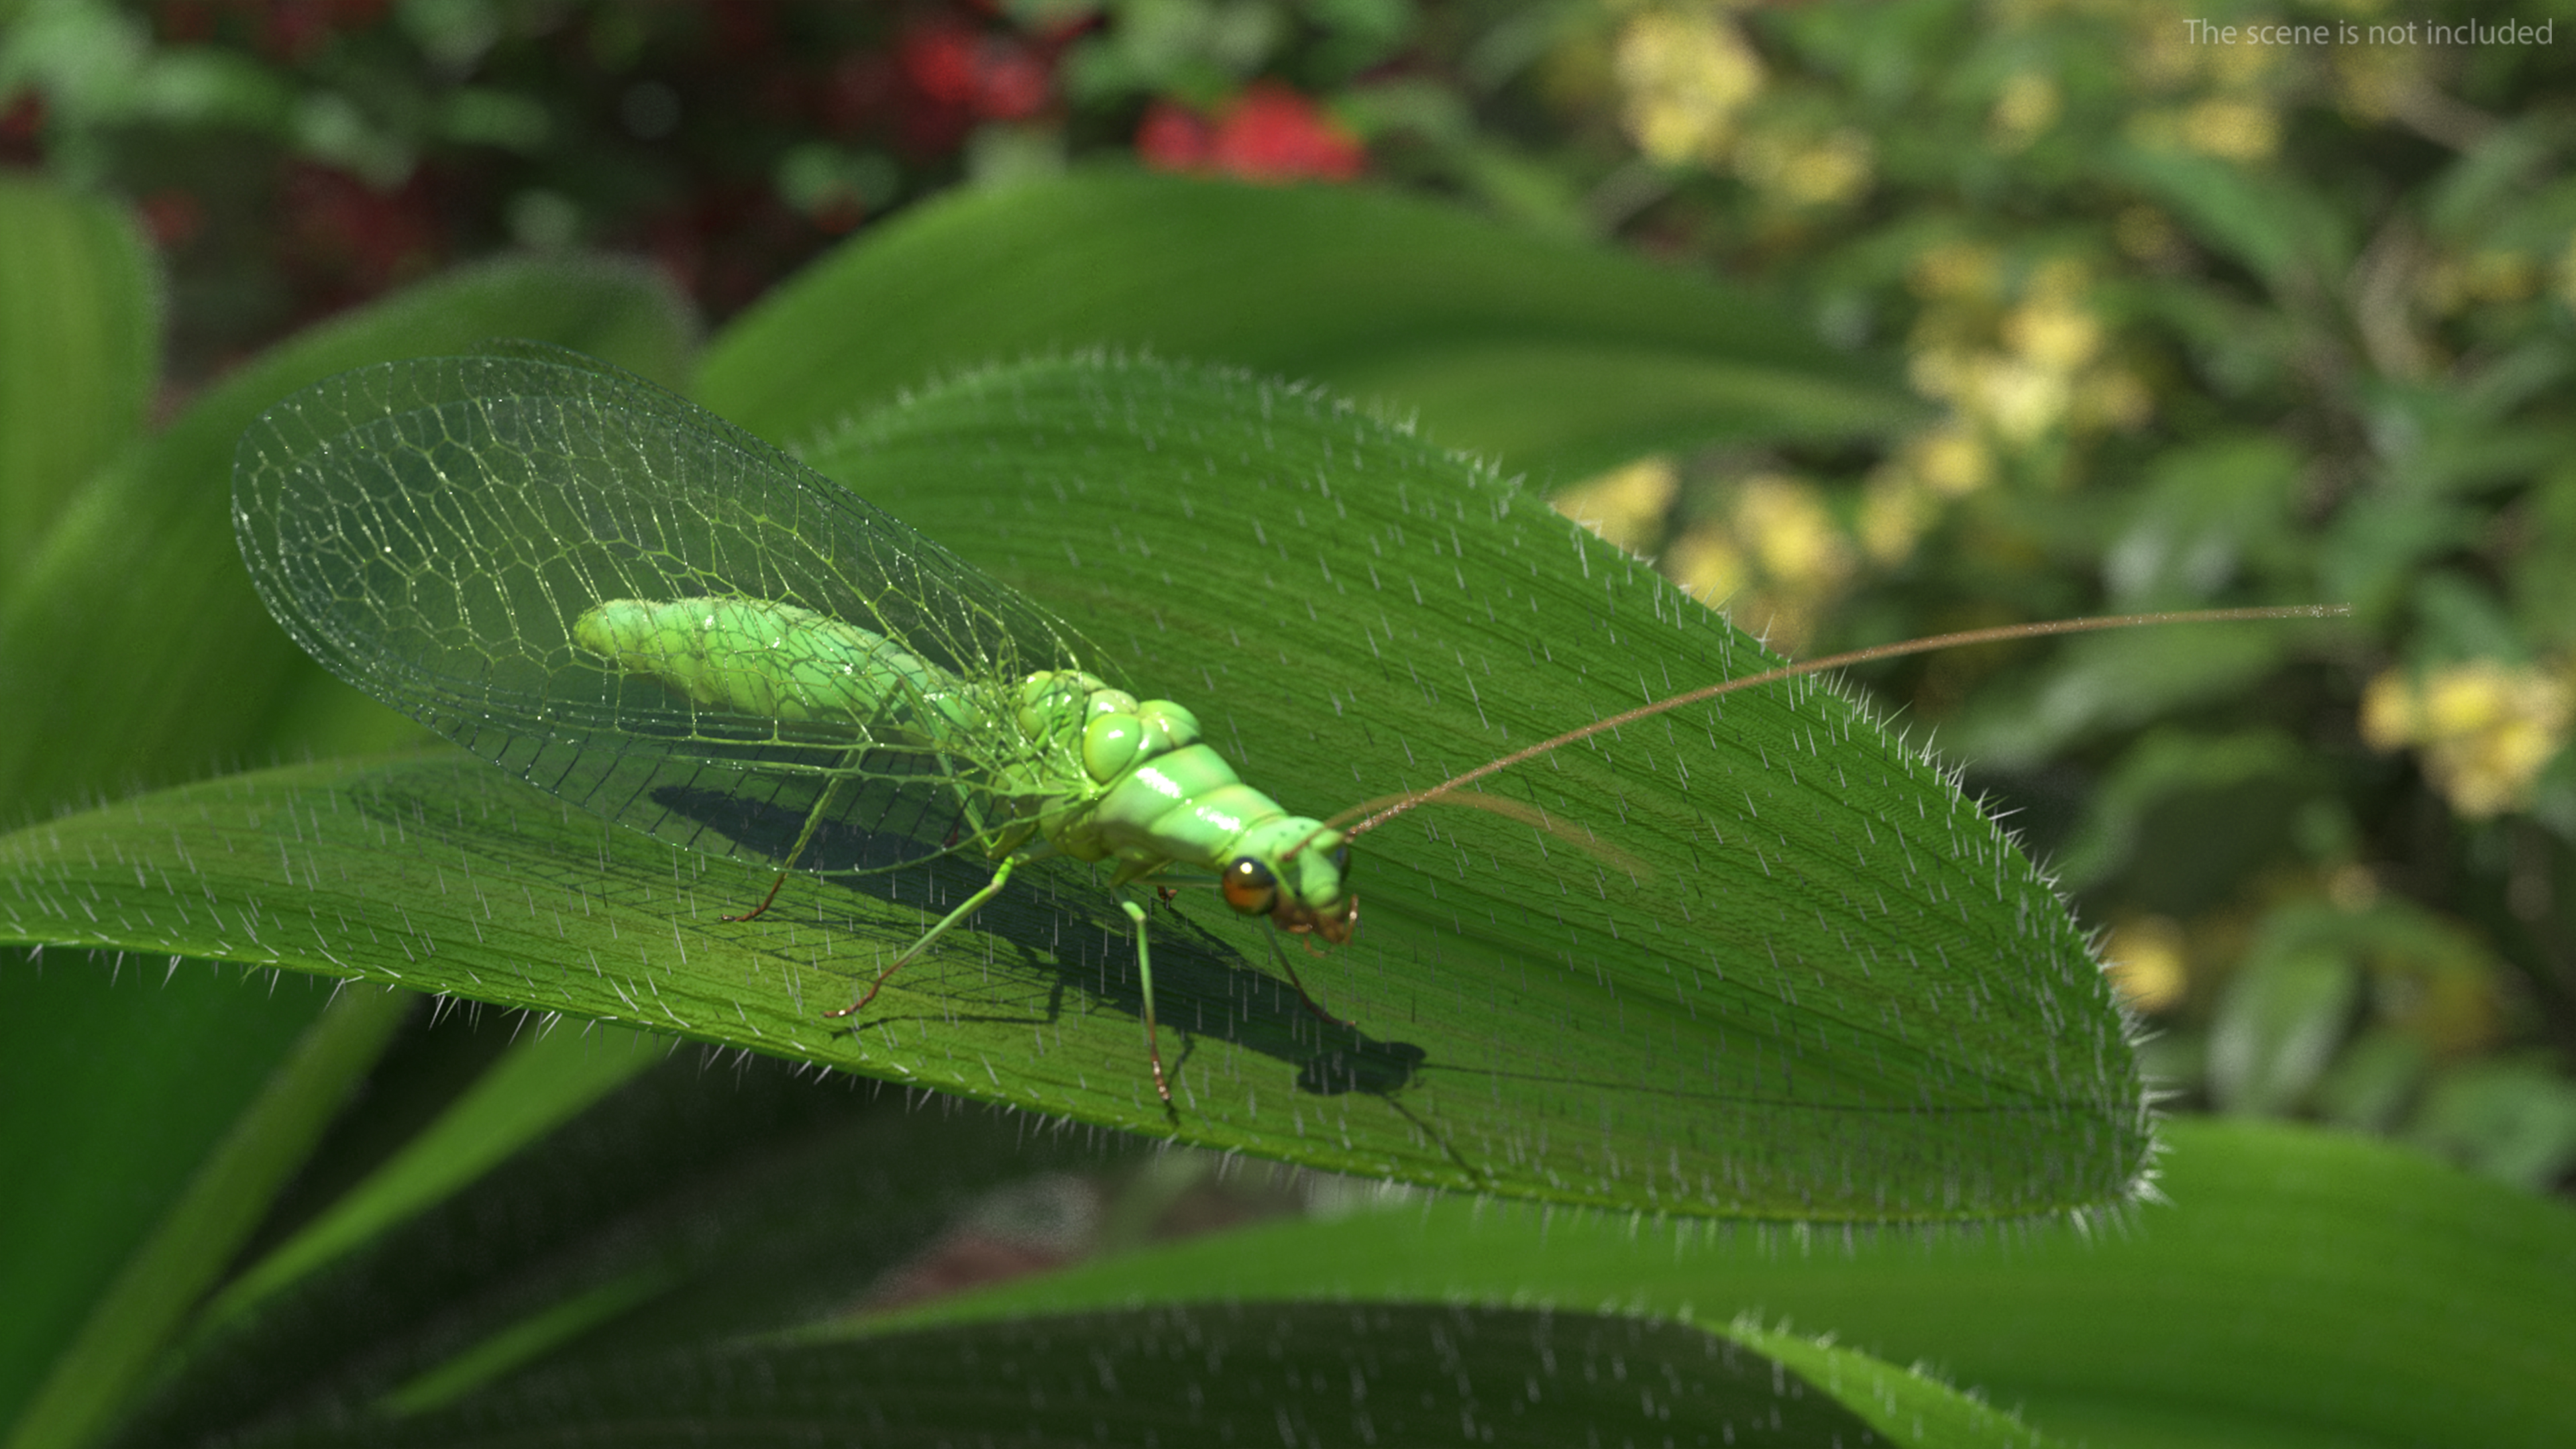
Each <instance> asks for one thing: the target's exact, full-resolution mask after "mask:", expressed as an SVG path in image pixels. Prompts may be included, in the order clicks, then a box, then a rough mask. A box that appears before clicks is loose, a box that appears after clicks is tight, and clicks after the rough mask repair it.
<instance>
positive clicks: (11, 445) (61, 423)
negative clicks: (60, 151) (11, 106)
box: [0, 173, 161, 573]
mask: <svg viewBox="0 0 2576 1449" xmlns="http://www.w3.org/2000/svg"><path fill="white" fill-rule="evenodd" d="M160 331H161V278H160V271H159V268H158V266H157V265H156V264H155V262H154V260H153V257H152V254H151V251H150V249H149V248H147V247H146V246H145V245H144V241H143V237H142V234H141V233H140V231H139V230H138V229H137V228H136V226H135V224H134V219H133V218H132V217H131V216H130V215H128V214H127V213H126V211H125V210H124V209H123V208H121V207H117V206H111V205H109V204H107V203H105V202H101V201H97V200H93V199H91V198H88V197H84V196H78V195H75V194H73V193H71V192H68V191H65V190H63V189H61V188H60V187H57V186H54V185H51V184H49V183H47V182H45V181H42V180H39V179H37V178H35V177H32V176H24V175H15V174H8V173H0V568H6V569H8V570H9V571H11V572H13V573H14V572H15V571H17V570H18V569H21V568H23V567H25V566H26V563H27V559H28V557H29V556H30V555H32V554H33V553H34V552H35V550H36V543H37V540H38V539H40V538H41V537H42V536H43V534H44V531H45V529H46V527H47V526H48V525H50V524H51V523H52V522H53V520H54V516H55V514H56V513H57V512H58V511H60V509H61V507H62V503H63V500H64V499H65V498H66V497H68V496H69V495H70V494H71V491H72V489H73V488H74V487H76V486H77V485H78V484H79V483H80V482H81V481H82V480H83V479H85V478H87V477H88V476H89V475H90V474H91V473H92V472H93V471H95V470H96V469H97V468H98V467H99V466H100V465H102V464H104V463H105V462H106V461H107V460H108V459H109V458H111V457H113V456H115V454H116V452H117V451H118V450H119V449H121V448H123V447H125V446H126V445H127V444H128V443H129V442H131V441H132V440H133V438H134V435H135V433H136V431H137V430H138V429H139V428H140V427H141V425H142V422H143V412H144V409H145V407H146V406H147V405H149V403H150V402H151V398H152V385H153V379H154V377H155V376H156V374H157V373H158V372H159V370H160V368H159V364H160V350H161V336H160Z"/></svg>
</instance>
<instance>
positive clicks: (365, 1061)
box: [9, 987, 413, 1449]
mask: <svg viewBox="0 0 2576 1449" xmlns="http://www.w3.org/2000/svg"><path fill="white" fill-rule="evenodd" d="M412 1004H413V1003H412V999H411V998H410V997H408V996H406V995H404V994H403V993H401V992H392V991H378V990H374V989H371V988H367V987H354V988H351V989H348V990H344V991H342V992H340V993H339V994H338V995H337V996H336V997H335V998H334V999H333V1001H332V1003H331V1005H330V1006H328V1007H327V1008H325V1009H324V1010H323V1012H322V1014H321V1015H320V1016H319V1017H318V1018H317V1019H316V1020H315V1021H314V1023H313V1025H312V1026H311V1027H309V1028H307V1029H306V1031H305V1032H304V1034H303V1036H302V1038H301V1039H299V1040H298V1041H297V1043H296V1045H295V1048H294V1050H293V1051H291V1052H289V1053H288V1054H287V1055H286V1056H285V1058H284V1059H283V1060H281V1061H280V1062H279V1063H278V1067H277V1070H276V1071H275V1072H274V1073H273V1074H272V1075H271V1076H270V1078H269V1080H268V1082H267V1083H266V1084H265V1085H264V1086H263V1087H262V1088H261V1089H260V1093H259V1095H258V1097H257V1098H255V1099H254V1100H253V1101H251V1103H250V1104H249V1105H248V1106H247V1107H245V1108H244V1109H243V1111H242V1114H241V1116H240V1117H239V1118H237V1119H236V1120H235V1121H234V1123H233V1124H232V1127H231V1129H230V1130H229V1131H228V1132H227V1133H226V1134H225V1137H224V1139H223V1141H222V1143H221V1144H220V1145H218V1146H217V1147H216V1148H215V1150H214V1152H213V1153H212V1154H211V1155H209V1156H208V1157H207V1158H206V1160H205V1161H204V1162H203V1163H202V1164H201V1165H200V1166H199V1167H198V1168H197V1170H196V1173H195V1174H194V1175H193V1176H192V1177H191V1178H190V1180H189V1182H188V1185H187V1187H186V1189H185V1190H184V1191H182V1192H181V1193H180V1194H179V1196H178V1197H177V1198H176V1199H174V1200H173V1201H172V1202H171V1203H170V1204H169V1207H168V1210H167V1211H166V1212H165V1213H164V1214H163V1215H162V1218H161V1221H160V1223H159V1224H158V1226H157V1227H156V1228H155V1229H154V1230H153V1233H152V1235H151V1236H150V1237H149V1238H148V1239H146V1240H145V1241H144V1243H143V1244H142V1246H141V1248H140V1249H139V1250H138V1251H137V1252H135V1254H134V1255H133V1256H132V1257H130V1258H129V1259H127V1260H126V1262H125V1264H124V1267H123V1268H122V1270H121V1271H120V1272H119V1273H118V1274H117V1277H116V1280H115V1282H114V1283H112V1284H111V1285H110V1286H109V1287H108V1289H107V1291H106V1292H105V1293H103V1294H101V1295H100V1297H99V1298H98V1300H97V1301H96V1302H95V1304H93V1306H92V1307H91V1309H90V1313H89V1317H88V1320H87V1321H86V1322H84V1323H83V1324H82V1325H81V1329H80V1332H79V1333H78V1334H77V1335H76V1336H75V1337H74V1338H73V1339H72V1340H71V1342H70V1344H69V1346H68V1347H66V1348H65V1349H64V1350H63V1352H62V1355H61V1356H60V1357H59V1358H57V1359H55V1360H54V1363H53V1366H52V1368H51V1370H50V1372H48V1374H47V1375H46V1377H45V1380H44V1383H43V1384H42V1386H41V1387H40V1388H39V1389H38V1390H37V1391H36V1393H35V1395H34V1397H33V1399H32V1401H31V1402H30V1403H29V1404H28V1406H27V1408H26V1410H25V1412H24V1413H23V1414H22V1415H21V1416H19V1418H18V1419H17V1421H16V1423H15V1424H14V1425H13V1426H12V1427H11V1430H10V1436H9V1445H10V1449H56V1446H63V1449H71V1446H78V1445H82V1444H86V1443H88V1442H90V1440H91V1439H92V1438H93V1437H94V1436H95V1435H96V1434H97V1433H98V1432H99V1431H100V1430H101V1429H103V1428H105V1427H107V1426H108V1425H109V1424H110V1423H112V1422H113V1421H114V1419H115V1418H116V1416H118V1415H119V1414H121V1413H122V1412H124V1411H125V1410H126V1409H127V1408H128V1407H129V1406H130V1404H131V1402H132V1400H133V1398H134V1396H135V1394H136V1392H137V1391H138V1389H139V1388H140V1387H141V1385H142V1384H143V1383H145V1382H147V1381H148V1379H149V1377H150V1376H151V1374H152V1373H153V1371H154V1369H155V1368H156V1366H157V1362H158V1360H159V1358H160V1356H161V1354H162V1352H163V1351H164V1350H165V1349H166V1348H167V1347H168V1346H169V1343H170V1340H171V1338H172V1337H173V1336H174V1334H175V1333H176V1332H177V1330H178V1328H179V1325H180V1324H181V1323H182V1321H184V1319H185V1318H186V1316H187V1314H188V1313H189V1312H190V1310H191V1309H193V1308H194V1307H195V1305H196V1301H197V1299H198V1298H199V1297H200V1296H201V1295H202V1294H204V1293H205V1291H206V1290H207V1289H208V1288H209V1287H211V1286H212V1285H213V1284H214V1282H215V1281H216V1278H217V1276H218V1275H219V1274H221V1273H222V1272H223V1270H224V1268H225V1267H226V1265H228V1264H229V1263H230V1262H231V1261H232V1258H233V1255H234V1254H235V1253H236V1252H238V1251H239V1250H240V1248H241V1245H242V1243H243V1242H244V1241H245V1240H246V1239H247V1238H248V1237H249V1236H250V1234H251V1231H252V1230H253V1229H254V1228H256V1227H257V1226H258V1225H259V1220H260V1218H261V1216H262V1215H263V1214H264V1213H265V1212H266V1211H267V1209H268V1204H269V1201H270V1200H271V1198H273V1197H274V1196H275V1195H276V1192H277V1189H278V1186H279V1184H281V1183H282V1182H284V1181H285V1180H286V1178H287V1177H288V1176H290V1175H292V1174H293V1173H294V1172H295V1170H296V1169H297V1168H298V1167H299V1166H301V1165H302V1164H303V1161H304V1158H305V1155H306V1154H307V1153H308V1152H310V1151H311V1150H312V1147H313V1144H314V1143H315V1141H317V1140H318V1139H319V1138H320V1137H321V1135H322V1132H323V1129H324V1128H326V1127H328V1126H329V1125H330V1122H331V1119H332V1118H333V1117H334V1116H335V1115H337V1114H338V1112H339V1110H340V1108H341V1105H342V1104H343V1103H344V1102H345V1101H346V1100H347V1098H348V1096H349V1094H350V1092H351V1091H352V1090H353V1089H354V1088H355V1087H356V1085H357V1084H358V1082H359V1081H360V1080H362V1079H363V1078H364V1077H365V1076H366V1073H367V1070H368V1069H369V1068H370V1067H372V1066H373V1065H374V1064H375V1060H376V1057H377V1055H378V1054H379V1053H381V1052H382V1051H383V1050H384V1047H385V1043H386V1042H387V1041H388V1040H389V1039H390V1038H391V1037H392V1035H393V1033H394V1030H395V1028H397V1027H399V1026H400V1025H401V1024H402V1019H403V1014H404V1013H405V1012H407V1011H409V1010H410V1009H411V1007H412Z"/></svg>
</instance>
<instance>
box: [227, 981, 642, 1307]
mask: <svg viewBox="0 0 2576 1449" xmlns="http://www.w3.org/2000/svg"><path fill="white" fill-rule="evenodd" d="M668 1045H669V1043H668V1041H667V1039H663V1038H656V1037H652V1036H648V1035H645V1034H644V1033H641V1032H629V1031H619V1030H617V1029H615V1028H602V1029H600V1030H597V1031H588V1032H573V1031H559V1032H538V1033H535V1034H533V1035H531V1036H530V1037H529V1038H528V1039H527V1040H526V1041H524V1042H522V1043H520V1044H519V1045H518V1047H516V1048H515V1049H514V1050H512V1051H511V1053H510V1054H509V1055H508V1056H507V1057H505V1058H503V1059H502V1060H501V1061H500V1062H498V1063H496V1064H494V1066H493V1068H492V1069H491V1070H490V1071H489V1072H486V1073H485V1074H484V1075H483V1076H482V1078H481V1079H480V1080H478V1081H477V1082H475V1084H474V1085H473V1087H472V1088H471V1089H470V1090H468V1091H466V1092H465V1093H464V1094H463V1095H461V1096H459V1097H458V1098H457V1099H456V1101H455V1103H454V1104H453V1105H452V1106H450V1107H449V1108H448V1110H447V1111H446V1112H444V1113H443V1114H441V1115H440V1117H439V1119H438V1120H437V1121H436V1122H434V1123H432V1124H430V1126H429V1127H428V1128H427V1129H426V1130H424V1131H422V1132H421V1133H420V1135H419V1136H417V1137H414V1138H413V1139H412V1140H411V1141H410V1142H408V1143H406V1144H404V1146H403V1149H402V1150H401V1151H400V1152H399V1153H397V1154H396V1155H395V1156H394V1158H393V1159H392V1160H391V1161H389V1162H387V1163H385V1164H384V1166H383V1167H381V1168H379V1169H378V1170H377V1171H376V1172H375V1173H374V1174H372V1175H371V1176H369V1177H368V1179H367V1180H366V1181H365V1182H363V1183H361V1184H360V1185H359V1186H358V1187H356V1188H355V1189H353V1190H351V1191H350V1192H349V1193H348V1194H347V1195H345V1196H343V1197H342V1198H340V1199H339V1201H337V1202H335V1203H333V1204H332V1205H331V1208H330V1210H329V1211H328V1212H327V1213H325V1214H323V1216H321V1217H320V1218H318V1219H316V1220H315V1221H313V1222H311V1223H308V1224H306V1225H305V1227H304V1228H303V1230H302V1231H300V1232H298V1233H297V1234H296V1235H295V1237H294V1238H293V1239H292V1240H291V1241H289V1242H287V1243H285V1244H284V1245H282V1246H280V1247H279V1248H278V1249H277V1250H276V1251H274V1252H272V1253H270V1254H268V1256H266V1257H265V1258H263V1259H261V1260H260V1261H259V1262H258V1263H257V1264H255V1265H253V1266H252V1267H250V1268H249V1269H247V1270H246V1271H244V1272H242V1273H240V1274H239V1275H237V1276H235V1277H234V1278H233V1279H232V1281H230V1282H229V1283H227V1284H225V1285H224V1291H223V1293H222V1294H221V1295H220V1296H219V1297H217V1298H216V1299H215V1300H214V1301H213V1302H212V1303H210V1304H208V1305H207V1307H206V1314H205V1316H206V1319H207V1322H208V1324H209V1326H210V1327H213V1328H216V1329H220V1328H221V1327H222V1325H223V1323H224V1320H225V1319H227V1318H229V1317H231V1316H232V1315H234V1314H238V1313H244V1312H248V1311H250V1310H252V1309H254V1308H256V1307H257V1305H258V1303H259V1302H260V1300H261V1299H263V1298H266V1297H267V1296H268V1295H270V1294H272V1293H275V1292H276V1291H278V1290H279V1289H280V1288H282V1287H284V1286H285V1285H287V1284H289V1283H292V1282H294V1281H295V1280H296V1279H298V1278H300V1277H302V1276H304V1275H305V1274H307V1273H310V1272H313V1271H314V1270H315V1269H317V1268H319V1267H321V1266H322V1265H324V1264H326V1263H329V1262H330V1261H331V1260H333V1259H334V1258H337V1257H339V1256H341V1255H342V1254H344V1253H347V1252H349V1251H350V1250H351V1249H353V1248H355V1247H357V1246H358V1245H359V1244H361V1243H364V1242H367V1241H369V1240H371V1239H374V1238H377V1237H380V1236H382V1235H383V1234H384V1233H385V1232H386V1231H387V1230H388V1229H389V1228H391V1227H392V1226H393V1225H394V1224H397V1223H400V1222H402V1221H404V1220H405V1219H407V1218H409V1217H411V1216H412V1215H414V1214H416V1213H418V1212H420V1211H421V1210H422V1209H424V1208H426V1207H428V1206H430V1205H431V1204H433V1203H436V1202H439V1201H442V1200H444V1199H446V1198H447V1197H449V1196H451V1195H452V1194H454V1193H455V1192H456V1191H457V1190H459V1189H460V1188H462V1187H464V1186H465V1185H466V1184H467V1183H470V1182H473V1181H474V1180H475V1179H477V1178H479V1177H481V1176H482V1175H483V1174H484V1173H485V1172H487V1171H489V1170H490V1169H491V1168H492V1167H494V1166H495V1165H497V1164H498V1163H499V1162H501V1161H502V1159H504V1158H506V1157H508V1156H509V1155H510V1154H511V1153H513V1152H516V1151H518V1150H519V1149H520V1148H522V1147H525V1146H527V1145H528V1144H529V1143H530V1142H532V1141H534V1140H536V1139H538V1138H540V1137H543V1136H544V1135H545V1134H546V1133H548V1132H550V1131H552V1130H553V1129H554V1128H556V1127H558V1126H561V1125H562V1124H563V1123H564V1122H565V1121H566V1120H567V1119H569V1118H571V1117H573V1116H575V1115H577V1114H578V1113H580V1112H581V1111H582V1110H583V1109H584V1108H586V1107H588V1106H590V1105H591V1104H592V1103H593V1102H595V1101H597V1100H598V1099H599V1098H600V1097H602V1096H604V1095H606V1094H607V1093H608V1092H610V1091H613V1090H615V1089H616V1088H618V1087H620V1086H622V1085H624V1084H625V1083H626V1082H627V1081H628V1080H629V1079H630V1078H632V1077H633V1076H634V1075H635V1074H636V1073H637V1072H640V1071H642V1070H644V1069H645V1068H646V1067H648V1066H651V1065H652V1064H653V1063H654V1062H656V1061H658V1060H659V1059H660V1058H661V1055H662V1053H663V1051H664V1050H665V1049H667V1047H668Z"/></svg>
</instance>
